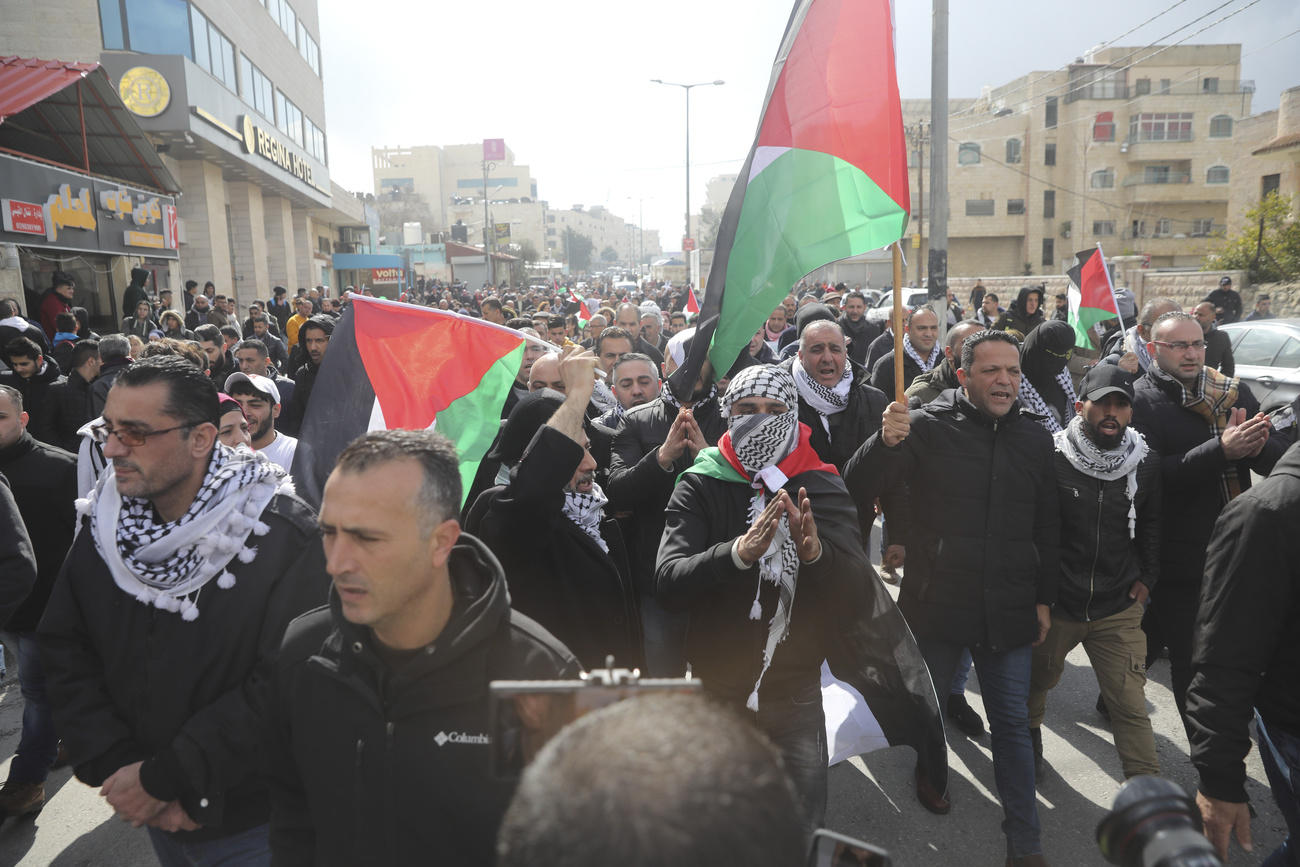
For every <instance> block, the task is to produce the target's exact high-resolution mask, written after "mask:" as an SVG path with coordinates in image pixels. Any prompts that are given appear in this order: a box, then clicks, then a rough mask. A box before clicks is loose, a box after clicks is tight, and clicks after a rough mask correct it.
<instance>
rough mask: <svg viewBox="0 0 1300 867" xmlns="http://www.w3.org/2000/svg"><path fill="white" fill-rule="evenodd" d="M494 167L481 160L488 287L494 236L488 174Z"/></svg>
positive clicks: (492, 283)
mask: <svg viewBox="0 0 1300 867" xmlns="http://www.w3.org/2000/svg"><path fill="white" fill-rule="evenodd" d="M494 167H495V164H494V163H490V162H488V161H487V160H483V261H484V262H485V263H486V264H487V272H486V273H487V282H488V285H489V286H493V285H495V283H494V281H493V279H492V276H493V275H492V240H491V239H492V236H493V235H494V234H495V232H494V229H495V227H494V226H493V225H492V224H491V222H489V220H488V172H490V171H491V170H492V169H493V168H494Z"/></svg>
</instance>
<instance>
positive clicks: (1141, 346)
mask: <svg viewBox="0 0 1300 867" xmlns="http://www.w3.org/2000/svg"><path fill="white" fill-rule="evenodd" d="M1124 350H1125V351H1126V352H1131V353H1133V354H1134V355H1136V356H1137V360H1138V368H1139V369H1141V371H1142V372H1143V373H1146V372H1147V371H1148V370H1150V369H1151V353H1150V351H1148V350H1147V342H1146V341H1145V340H1143V339H1142V337H1141V336H1140V335H1139V334H1138V329H1137V326H1136V325H1134V326H1133V327H1132V328H1130V329H1129V330H1128V331H1126V332H1124Z"/></svg>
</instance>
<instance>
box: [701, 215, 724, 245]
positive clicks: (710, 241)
mask: <svg viewBox="0 0 1300 867" xmlns="http://www.w3.org/2000/svg"><path fill="white" fill-rule="evenodd" d="M721 225H722V214H720V213H718V212H717V211H715V210H713V209H712V208H710V207H703V208H700V222H699V233H700V237H699V247H698V249H700V250H712V249H713V248H714V247H715V246H716V245H717V243H718V227H719V226H721Z"/></svg>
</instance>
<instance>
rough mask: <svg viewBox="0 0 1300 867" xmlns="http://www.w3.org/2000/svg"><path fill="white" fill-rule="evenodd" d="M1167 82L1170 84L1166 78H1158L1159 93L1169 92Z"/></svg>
mask: <svg viewBox="0 0 1300 867" xmlns="http://www.w3.org/2000/svg"><path fill="white" fill-rule="evenodd" d="M1169 84H1170V81H1169V79H1167V78H1162V79H1160V92H1161V93H1168V92H1169Z"/></svg>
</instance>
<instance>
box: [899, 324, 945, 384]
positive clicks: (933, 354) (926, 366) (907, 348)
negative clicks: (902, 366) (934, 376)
mask: <svg viewBox="0 0 1300 867" xmlns="http://www.w3.org/2000/svg"><path fill="white" fill-rule="evenodd" d="M903 351H904V352H906V353H907V356H908V358H911V359H912V360H913V361H915V362H916V363H917V364H918V365H920V367H921V372H922V373H929V372H930V368H932V367H934V365H935V363H936V362H937V361H938V360H939V341H937V340H936V341H935V342H934V346H931V347H930V357H929V358H928V359H924V358H921V356H920V355H917V353H916V350H915V349H914V348H913V347H912V337H911V335H908V334H904V335H903ZM906 384H907V385H911V383H906Z"/></svg>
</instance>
